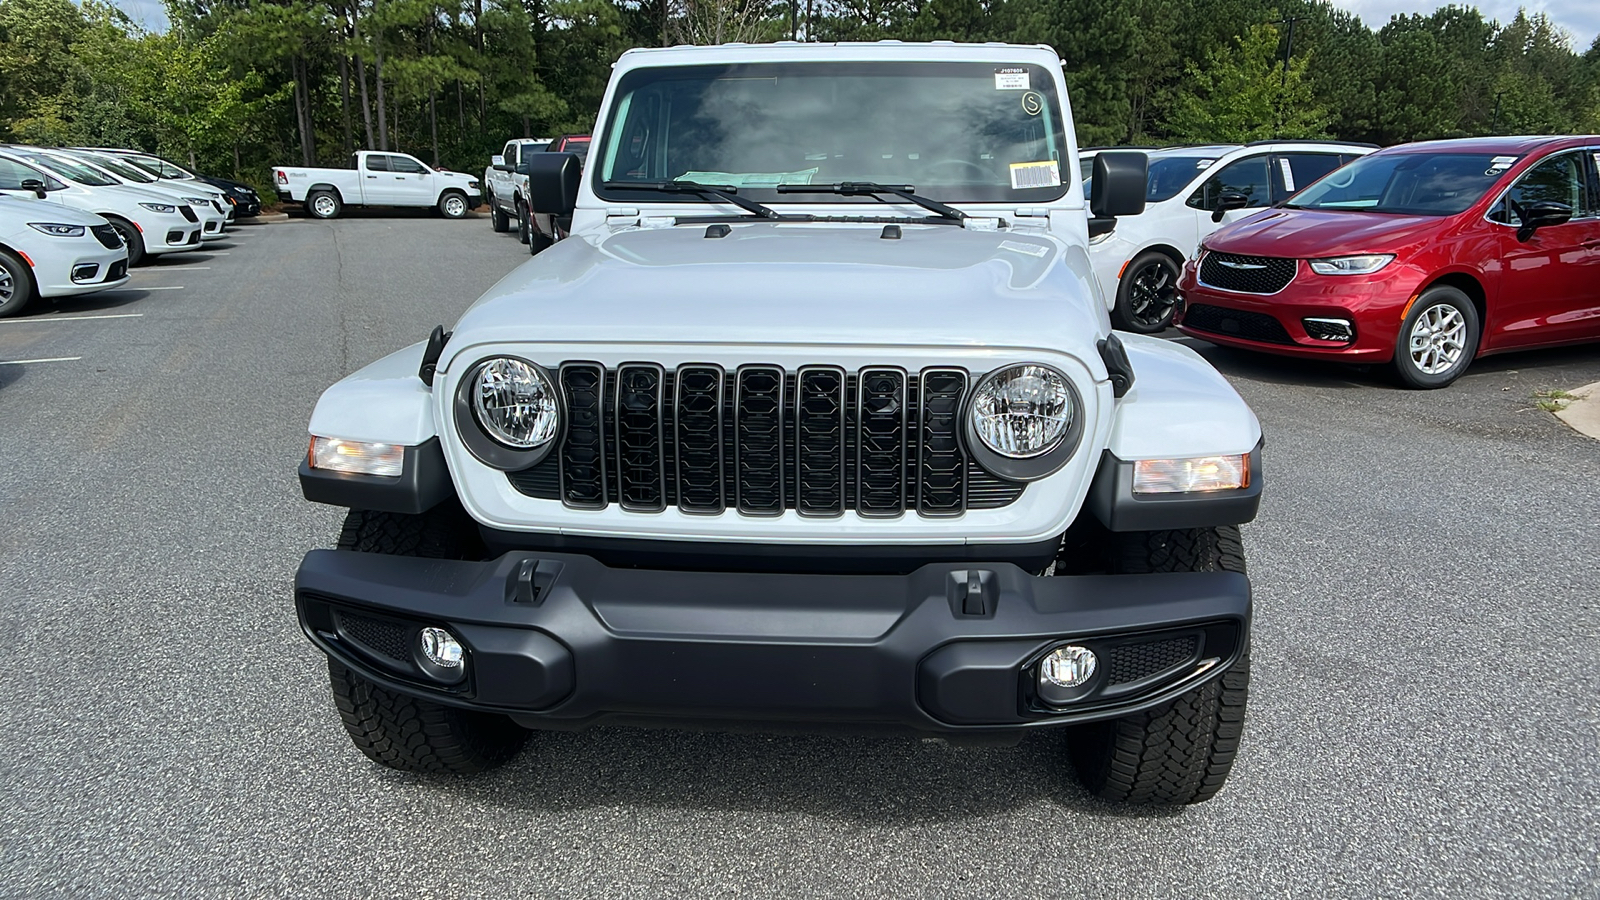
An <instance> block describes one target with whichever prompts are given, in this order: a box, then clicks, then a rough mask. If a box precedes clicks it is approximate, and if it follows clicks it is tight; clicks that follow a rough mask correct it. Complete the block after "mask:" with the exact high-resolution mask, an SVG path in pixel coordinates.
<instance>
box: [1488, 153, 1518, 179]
mask: <svg viewBox="0 0 1600 900" xmlns="http://www.w3.org/2000/svg"><path fill="white" fill-rule="evenodd" d="M1516 162H1517V158H1516V157H1515V156H1496V157H1495V158H1494V159H1491V160H1489V168H1488V169H1485V170H1484V173H1483V174H1485V175H1499V174H1500V173H1501V172H1504V171H1505V170H1507V169H1509V168H1511V167H1512V166H1513V165H1516Z"/></svg>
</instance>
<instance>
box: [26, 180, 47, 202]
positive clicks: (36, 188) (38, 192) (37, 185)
mask: <svg viewBox="0 0 1600 900" xmlns="http://www.w3.org/2000/svg"><path fill="white" fill-rule="evenodd" d="M22 189H23V190H25V191H33V195H34V196H35V197H38V198H39V199H40V200H43V199H45V189H44V182H42V181H40V180H39V179H37V178H27V179H24V180H23V182H22Z"/></svg>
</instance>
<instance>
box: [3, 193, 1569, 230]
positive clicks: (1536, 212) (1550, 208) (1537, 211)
mask: <svg viewBox="0 0 1600 900" xmlns="http://www.w3.org/2000/svg"><path fill="white" fill-rule="evenodd" d="M23 187H27V182H23ZM1571 218H1572V207H1570V206H1568V205H1567V204H1565V203H1557V202H1555V201H1554V200H1535V201H1533V202H1532V203H1529V204H1528V205H1527V206H1524V207H1523V208H1522V227H1520V228H1518V229H1517V240H1519V241H1526V240H1528V239H1529V238H1531V237H1533V232H1534V231H1535V230H1536V229H1539V228H1545V227H1548V226H1550V225H1565V224H1566V223H1567V222H1568V221H1569V220H1570V219H1571Z"/></svg>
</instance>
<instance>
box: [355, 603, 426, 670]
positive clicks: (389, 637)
mask: <svg viewBox="0 0 1600 900" xmlns="http://www.w3.org/2000/svg"><path fill="white" fill-rule="evenodd" d="M339 630H340V631H342V632H344V634H345V636H346V637H348V638H350V639H351V640H352V641H355V642H356V643H358V644H360V645H361V646H362V647H364V648H365V649H367V650H370V651H372V652H374V653H377V654H379V655H381V656H386V657H388V658H389V659H392V660H394V661H395V662H408V661H409V660H410V659H411V646H410V642H409V641H408V640H407V638H409V637H410V636H411V629H410V628H409V627H407V626H406V625H404V624H401V623H400V622H396V621H393V620H391V619H375V618H372V617H370V616H360V615H356V614H355V613H350V612H345V611H343V610H341V611H340V612H339Z"/></svg>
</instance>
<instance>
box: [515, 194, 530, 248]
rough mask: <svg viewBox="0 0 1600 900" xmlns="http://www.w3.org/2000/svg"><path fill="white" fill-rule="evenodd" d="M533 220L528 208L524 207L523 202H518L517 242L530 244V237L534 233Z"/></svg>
mask: <svg viewBox="0 0 1600 900" xmlns="http://www.w3.org/2000/svg"><path fill="white" fill-rule="evenodd" d="M531 218H532V214H531V213H529V212H528V207H526V206H524V205H523V204H522V201H520V200H519V201H517V240H519V241H521V242H522V243H524V244H526V243H527V242H528V236H529V235H530V234H532V233H533V222H532V221H530V220H531Z"/></svg>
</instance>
